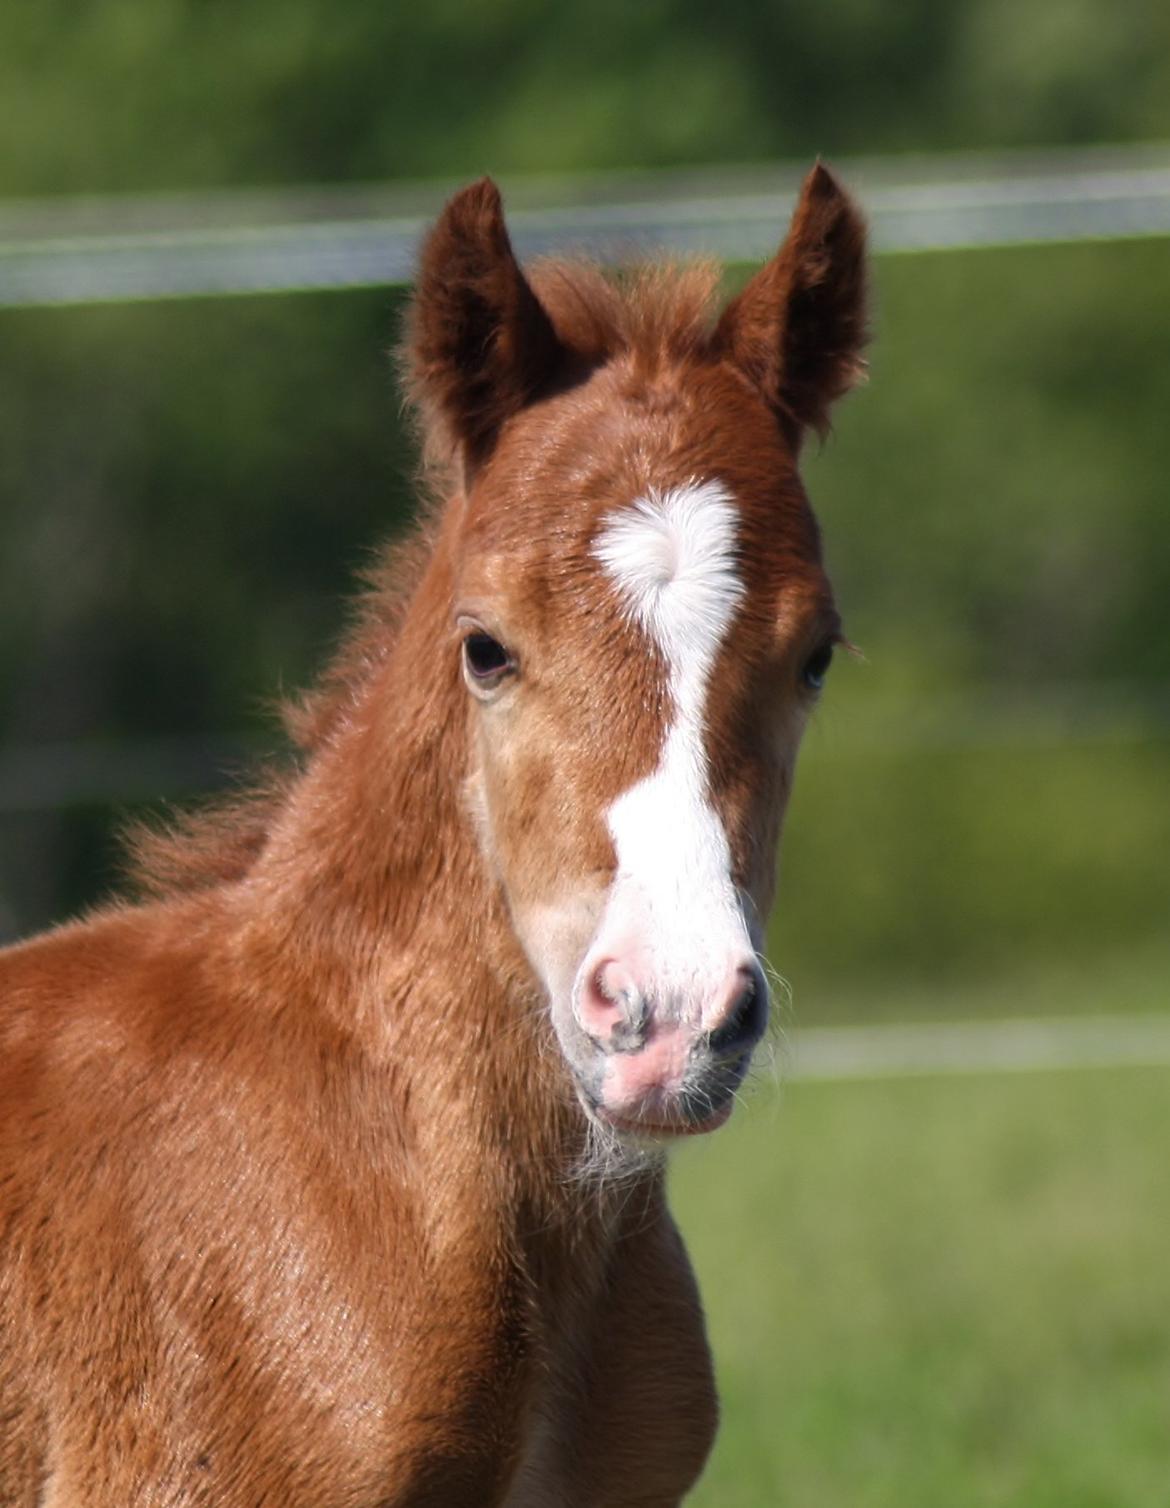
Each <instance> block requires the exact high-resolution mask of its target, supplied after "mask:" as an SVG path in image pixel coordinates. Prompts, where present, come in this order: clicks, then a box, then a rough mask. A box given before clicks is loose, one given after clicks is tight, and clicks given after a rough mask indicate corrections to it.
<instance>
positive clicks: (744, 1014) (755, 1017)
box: [707, 969, 768, 1057]
mask: <svg viewBox="0 0 1170 1508" xmlns="http://www.w3.org/2000/svg"><path fill="white" fill-rule="evenodd" d="M767 1017H768V995H767V991H766V990H765V989H764V985H763V982H762V980H761V979H760V976H759V974H758V973H757V971H756V970H755V969H741V970H740V971H739V974H738V977H737V982H736V985H735V987H734V992H733V994H732V997H731V1000H730V1002H729V1004H728V1008H727V1011H726V1013H725V1015H724V1017H723V1020H722V1022H721V1023H720V1024H719V1026H717V1027H716V1028H715V1030H714V1031H713V1032H711V1033H710V1034H709V1036H708V1039H707V1040H708V1042H709V1044H710V1047H711V1051H712V1052H713V1053H715V1054H716V1056H717V1057H729V1056H731V1055H732V1054H738V1053H742V1052H744V1051H745V1050H746V1049H747V1048H749V1047H754V1046H755V1044H756V1043H757V1042H758V1041H759V1039H760V1038H761V1037H762V1036H763V1034H764V1027H765V1026H766V1025H767Z"/></svg>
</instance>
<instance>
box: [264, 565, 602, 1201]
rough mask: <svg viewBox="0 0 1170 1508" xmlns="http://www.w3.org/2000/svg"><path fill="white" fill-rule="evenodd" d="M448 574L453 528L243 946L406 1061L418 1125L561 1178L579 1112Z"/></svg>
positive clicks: (285, 824)
mask: <svg viewBox="0 0 1170 1508" xmlns="http://www.w3.org/2000/svg"><path fill="white" fill-rule="evenodd" d="M451 575H452V573H451V565H450V555H449V545H448V543H447V541H446V540H445V539H444V538H443V537H440V540H439V542H438V544H437V546H436V550H435V553H434V555H433V557H432V559H431V561H430V564H429V567H428V570H427V573H426V575H425V577H424V579H423V580H422V582H421V583H420V585H419V587H418V589H417V591H416V592H415V595H414V598H413V600H412V603H411V606H410V609H409V611H408V613H407V615H406V618H405V621H404V623H403V626H402V629H401V631H400V633H399V636H398V638H397V640H396V642H395V644H394V646H393V648H392V650H391V652H390V654H389V655H388V656H387V657H386V659H385V660H384V661H383V662H380V663H378V664H376V665H375V666H374V667H373V668H372V670H371V673H370V676H369V679H368V681H367V682H366V684H365V685H364V686H363V687H362V688H360V689H359V691H358V692H357V693H356V695H355V697H354V699H353V703H352V705H351V707H350V708H349V709H348V710H347V711H346V713H345V714H344V715H343V716H340V717H338V718H337V719H336V720H335V723H334V726H333V728H332V730H331V732H330V735H329V737H328V739H327V741H326V743H325V745H324V746H323V747H322V748H320V749H319V750H318V751H317V752H316V754H315V755H314V757H313V758H312V760H311V761H310V764H309V766H308V768H307V770H306V772H305V774H304V776H303V778H302V780H301V781H300V782H299V784H298V786H297V787H296V789H295V790H294V791H293V792H292V794H291V797H290V800H289V802H288V805H287V807H286V809H285V810H284V811H283V812H282V814H281V816H280V818H279V820H278V822H277V823H276V825H275V827H274V829H273V832H272V834H271V837H270V841H269V843H268V846H267V850H266V852H265V853H264V855H263V856H262V857H261V859H260V861H259V863H258V865H257V867H256V870H255V873H254V875H253V876H252V878H251V879H250V881H249V882H248V887H247V888H248V892H249V895H250V897H251V898H252V902H253V905H252V908H251V910H252V912H253V914H252V915H251V916H249V917H248V918H247V919H246V921H245V924H244V935H245V938H246V947H247V950H248V953H249V954H250V957H251V960H252V963H253V964H255V962H256V956H257V950H259V952H260V954H261V955H262V957H263V964H262V966H261V969H260V972H261V973H262V974H263V975H265V976H266V977H267V978H269V979H271V978H272V977H274V975H275V977H276V978H279V979H281V980H287V981H289V984H290V985H291V993H292V994H293V995H294V996H295V997H298V998H301V999H302V1000H305V1003H306V1007H307V1008H308V1009H310V1010H312V1011H318V1010H320V1011H323V1012H324V1013H325V1014H327V1015H328V1016H329V1017H331V1018H332V1022H333V1024H335V1025H340V1026H341V1027H342V1028H343V1030H344V1031H345V1032H346V1033H347V1035H350V1036H351V1037H353V1038H356V1039H357V1041H358V1042H359V1043H360V1044H361V1046H362V1047H363V1048H364V1050H365V1051H366V1052H367V1053H368V1054H369V1055H370V1056H371V1057H372V1058H374V1059H375V1060H378V1059H381V1060H383V1061H387V1062H393V1064H394V1068H395V1073H396V1075H397V1076H399V1077H403V1076H405V1078H406V1079H407V1080H408V1082H409V1086H410V1088H409V1092H410V1096H411V1099H412V1103H413V1105H414V1106H415V1108H416V1110H422V1109H423V1107H425V1112H426V1113H423V1114H416V1115H415V1116H414V1117H413V1119H414V1120H415V1121H416V1122H417V1124H418V1125H419V1126H420V1128H421V1129H420V1133H419V1134H420V1135H422V1136H423V1137H429V1136H430V1135H432V1134H434V1135H435V1136H436V1137H437V1138H439V1139H440V1140H441V1139H442V1138H443V1137H448V1138H449V1137H450V1135H451V1132H452V1128H453V1127H455V1126H456V1125H458V1126H461V1127H462V1128H464V1131H465V1133H466V1134H467V1135H470V1136H472V1137H474V1138H475V1139H476V1141H477V1144H478V1145H477V1154H478V1155H480V1156H486V1157H488V1158H492V1159H493V1165H494V1166H496V1167H497V1168H498V1169H499V1171H500V1173H501V1176H503V1177H505V1178H520V1179H523V1178H524V1177H529V1178H536V1179H537V1180H538V1181H539V1178H540V1175H541V1170H542V1169H544V1170H546V1171H547V1173H548V1176H549V1178H550V1180H551V1183H552V1184H557V1185H559V1186H563V1183H564V1178H565V1171H566V1165H567V1164H568V1163H571V1162H572V1160H573V1159H574V1158H576V1157H579V1156H580V1154H581V1151H582V1146H581V1143H582V1140H583V1132H582V1126H581V1119H580V1113H579V1111H578V1110H577V1109H576V1106H575V1105H574V1104H573V1102H572V1096H571V1091H570V1090H568V1089H567V1086H566V1083H565V1080H564V1078H563V1072H558V1062H559V1060H558V1057H557V1054H556V1053H555V1052H554V1051H552V1050H551V1045H550V1043H549V1042H548V1032H549V1026H548V1023H547V1020H546V1013H545V1009H544V1004H543V1001H542V999H541V997H540V995H539V992H538V988H537V986H536V983H535V980H534V978H533V976H532V973H531V970H530V969H529V967H528V965H527V962H526V960H525V959H524V957H523V954H522V952H521V950H520V947H519V944H518V942H517V941H516V939H515V936H514V934H513V933H512V930H511V928H510V925H509V923H508V918H507V911H506V906H505V903H504V900H503V897H502V896H501V894H500V893H499V889H498V886H497V884H496V882H495V880H494V879H493V877H492V876H491V874H490V873H489V871H488V868H487V865H486V863H485V860H484V858H483V855H482V852H481V850H480V847H479V844H478V842H477V839H476V835H475V832H474V829H473V826H472V822H471V819H470V817H469V814H468V812H467V810H466V808H465V799H464V793H463V784H464V781H465V778H466V773H467V759H468V720H467V707H466V692H465V690H464V688H463V685H462V681H461V678H460V676H459V673H458V668H457V661H455V660H454V644H453V634H452V629H451V622H450V612H451V592H452V588H451ZM306 997H309V998H308V999H306ZM496 1154H498V1155H496ZM509 1162H510V1163H511V1164H513V1166H505V1164H508V1163H509ZM525 1169H526V1170H527V1171H526V1172H525V1171H524V1170H525ZM531 1192H532V1193H533V1195H534V1196H535V1193H536V1191H535V1190H532V1191H531ZM519 1197H526V1195H525V1194H524V1193H523V1192H520V1195H519Z"/></svg>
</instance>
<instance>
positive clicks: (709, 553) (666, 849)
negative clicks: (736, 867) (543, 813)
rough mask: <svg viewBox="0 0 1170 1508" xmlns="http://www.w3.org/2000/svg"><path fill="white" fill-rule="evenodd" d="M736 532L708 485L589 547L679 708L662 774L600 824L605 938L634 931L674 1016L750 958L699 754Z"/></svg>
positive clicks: (624, 519)
mask: <svg viewBox="0 0 1170 1508" xmlns="http://www.w3.org/2000/svg"><path fill="white" fill-rule="evenodd" d="M738 524H739V512H738V509H737V508H736V506H735V503H734V502H733V500H732V497H731V495H730V493H729V492H728V490H727V489H726V488H725V487H724V486H723V485H722V484H721V483H719V482H703V483H699V484H695V485H692V486H689V487H678V488H674V489H672V490H671V491H668V492H662V493H651V494H649V495H648V496H647V497H644V498H639V499H638V501H636V502H635V503H633V504H632V505H631V506H630V507H628V508H625V509H623V510H622V511H621V512H619V513H617V514H615V515H614V516H613V517H612V518H611V519H610V521H609V522H608V524H607V525H606V527H605V529H604V531H603V532H602V534H601V537H600V539H599V540H598V542H597V544H596V546H595V552H596V555H597V558H598V560H599V561H600V562H601V564H602V566H603V567H604V569H605V571H606V574H607V575H608V576H609V578H610V580H611V581H612V582H613V583H614V585H615V586H616V587H617V589H618V591H619V593H620V595H621V597H622V600H623V604H624V607H625V610H626V612H627V614H628V615H629V617H630V618H631V619H632V620H633V621H635V622H636V623H638V624H639V625H640V626H641V627H642V628H643V629H644V630H645V631H646V633H647V634H648V635H649V636H650V638H651V639H652V640H653V642H654V643H655V644H656V645H657V647H658V648H659V649H660V650H661V652H662V655H663V657H664V659H665V660H666V664H667V667H668V675H669V690H670V695H671V699H672V701H673V704H674V717H673V720H672V722H671V725H670V728H669V729H668V731H667V735H666V740H665V743H664V745H663V749H662V754H661V757H660V760H659V764H658V768H657V769H656V770H655V771H654V772H653V774H651V775H649V776H647V777H646V779H644V780H641V781H639V782H638V783H637V784H636V785H634V786H632V787H631V788H630V789H629V790H627V791H624V792H623V793H622V795H621V796H619V797H618V799H617V800H616V801H615V802H614V803H613V804H612V806H611V807H610V809H609V811H608V813H607V821H608V825H609V830H610V834H611V836H612V838H613V842H614V848H615V850H616V854H617V875H616V877H615V880H614V885H613V889H612V890H611V892H610V897H609V901H608V904H607V908H606V919H605V920H604V921H603V923H602V929H601V931H602V934H605V933H606V932H607V931H608V930H610V929H612V931H613V933H614V935H617V934H618V933H621V932H623V931H625V930H626V929H627V928H628V927H629V926H630V925H631V924H632V925H634V926H635V927H636V929H637V931H638V932H639V933H640V934H641V935H642V936H643V937H644V938H645V940H646V945H647V947H648V948H649V950H650V951H651V953H652V955H653V963H654V974H655V975H656V981H655V982H656V985H657V988H658V990H659V991H660V992H661V994H662V996H664V997H666V998H668V999H674V1000H675V1001H677V1002H678V1006H677V1009H679V1010H682V1009H684V1008H685V1006H684V1004H683V1002H685V1001H686V1000H693V999H694V998H695V994H696V988H695V987H696V985H702V984H704V983H706V984H709V985H710V986H711V987H714V986H715V985H717V983H718V980H719V978H721V977H722V976H723V975H724V974H725V973H726V972H727V970H728V968H729V967H734V966H735V964H734V963H729V960H732V959H734V960H735V961H736V962H738V961H739V960H742V958H743V956H744V955H745V954H746V955H748V956H750V955H751V952H752V943H751V940H750V939H749V936H748V931H747V927H746V925H745V922H744V918H743V912H742V909H741V906H740V903H739V898H738V896H737V894H736V891H735V887H734V885H733V884H732V881H731V853H730V849H729V846H728V842H727V835H726V833H725V832H724V829H723V824H722V822H721V821H720V819H719V816H718V814H717V813H716V811H715V810H714V808H713V807H712V805H711V801H710V792H709V774H708V768H707V758H706V752H705V749H704V743H703V730H704V717H705V713H706V704H707V693H708V687H709V683H710V678H711V672H712V669H713V667H714V665H715V661H716V659H717V657H718V654H719V650H720V647H721V646H722V644H723V642H724V640H725V638H726V636H727V633H728V630H729V629H730V627H731V624H732V622H733V620H734V617H735V612H736V608H737V605H738V603H739V601H740V599H741V598H742V597H743V594H744V588H743V583H742V582H741V581H740V579H739V576H738V575H737V573H736V568H735V552H736V543H737V529H738ZM700 993H703V991H701V990H700Z"/></svg>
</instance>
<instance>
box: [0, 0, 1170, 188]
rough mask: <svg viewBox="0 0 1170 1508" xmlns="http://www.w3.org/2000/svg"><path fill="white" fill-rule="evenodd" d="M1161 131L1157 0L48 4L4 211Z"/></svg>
mask: <svg viewBox="0 0 1170 1508" xmlns="http://www.w3.org/2000/svg"><path fill="white" fill-rule="evenodd" d="M1158 136H1163V137H1166V136H1170V10H1167V8H1166V7H1165V6H1157V5H1151V4H1149V3H1148V0H1114V3H1113V4H1111V5H1107V6H1106V5H1101V4H1099V3H1097V0H1029V3H1028V5H1027V7H1026V8H1023V9H1022V8H1021V7H1019V6H1018V5H1016V4H1013V3H1012V0H944V3H938V0H902V3H900V4H897V5H891V4H883V3H881V0H832V3H827V4H822V5H815V6H808V5H804V6H797V5H781V4H778V3H771V4H763V5H761V4H760V3H758V0H725V3H724V4H722V5H719V6H713V5H711V4H710V3H708V0H643V3H640V4H638V5H630V4H628V3H624V0H591V3H590V4H588V5H580V4H568V5H555V6H550V5H542V4H537V3H535V0H494V3H493V4H491V5H472V4H468V3H466V0H436V3H434V4H431V5H428V6H420V5H404V4H383V5H353V4H345V3H337V0H279V3H277V0H249V4H247V5H238V4H232V3H230V0H150V3H149V4H144V3H143V0H101V3H100V4H98V3H95V0H82V3H81V4H63V3H61V0H55V3H54V0H42V3H40V4H37V5H33V4H29V3H23V4H21V3H17V4H13V5H8V6H6V7H5V9H4V13H3V17H2V19H0V137H2V138H3V140H4V141H5V143H6V144H7V149H6V151H5V154H4V157H3V161H2V162H0V195H4V194H7V195H12V194H42V193H60V192H83V191H84V192H103V191H115V190H119V191H120V190H134V189H179V188H208V187H210V188H215V187H220V186H221V185H224V184H232V183H268V182H283V183H302V182H307V181H313V180H318V181H322V182H325V181H337V180H353V179H363V178H366V179H382V178H398V177H409V176H417V175H424V176H425V175H435V174H438V175H454V176H456V177H459V176H466V175H472V174H477V173H479V172H482V171H485V170H490V171H492V172H493V173H496V174H504V175H506V174H509V173H519V172H527V171H538V172H561V171H568V170H575V169H586V168H587V169H596V168H605V167H651V166H656V165H663V164H677V163H700V162H726V161H731V160H740V161H743V160H756V159H763V158H770V157H775V156H781V157H792V156H796V157H803V156H809V155H812V154H814V153H816V152H822V153H826V154H828V155H842V154H846V153H862V152H891V151H893V152H896V151H904V150H907V149H916V150H921V149H927V150H939V149H941V148H944V147H949V148H954V147H958V148H962V147H988V146H1021V145H1023V146H1031V145H1038V144H1046V143H1050V144H1055V143H1070V142H1091V141H1098V140H1105V141H1125V140H1133V139H1139V138H1143V137H1144V138H1149V137H1158ZM14 147H15V150H14V149H13V148H14Z"/></svg>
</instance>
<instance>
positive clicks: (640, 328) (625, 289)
mask: <svg viewBox="0 0 1170 1508" xmlns="http://www.w3.org/2000/svg"><path fill="white" fill-rule="evenodd" d="M528 277H529V280H530V283H531V286H532V288H533V290H534V292H535V293H536V295H537V297H538V298H539V300H540V302H541V304H542V305H543V307H544V309H545V310H546V312H547V313H548V315H549V317H550V319H551V320H552V322H553V325H554V327H555V329H556V332H557V334H558V336H559V337H560V339H561V340H562V341H563V342H564V344H565V345H566V346H569V347H570V348H571V349H572V350H574V351H575V352H578V353H580V355H581V357H582V358H583V359H584V361H585V362H586V363H587V364H588V365H589V366H596V365H600V364H602V363H604V362H605V361H607V360H609V359H611V358H612V357H614V356H617V355H620V354H625V353H629V354H631V355H633V356H634V358H635V359H636V360H638V361H639V362H644V363H646V364H647V365H658V364H660V363H663V362H668V361H676V362H677V361H684V360H686V359H687V358H688V357H689V356H692V355H695V354H697V353H698V352H699V351H701V350H702V349H703V347H704V346H705V344H706V343H707V341H708V340H709V337H710V333H711V327H712V321H713V318H714V313H715V305H716V297H717V294H718V290H719V282H720V271H719V267H718V265H717V264H715V263H712V262H706V261H696V262H688V263H683V264H674V265H671V264H668V265H666V266H663V265H661V264H659V265H656V266H646V267H639V268H635V269H633V270H630V271H627V272H625V273H618V274H610V273H607V272H604V271H603V270H602V269H601V268H600V267H598V266H597V265H596V264H594V263H591V262H585V261H564V260H554V259H546V260H542V261H539V262H537V263H535V264H534V265H533V266H532V267H531V268H529V269H528ZM407 320H408V323H407V336H406V339H405V341H404V343H403V347H402V351H401V372H402V378H403V388H404V392H405V395H406V407H407V409H408V411H412V412H413V416H414V422H415V427H416V429H417V431H418V433H419V443H420V453H421V456H422V460H423V464H422V475H421V479H420V480H421V489H422V494H423V497H424V500H426V499H430V500H431V501H430V503H429V505H428V506H424V508H423V510H422V517H421V520H420V522H419V523H417V524H416V525H415V526H414V528H413V529H412V530H411V531H410V532H408V533H407V534H406V535H405V536H403V537H402V538H400V539H397V540H394V541H392V542H391V543H390V544H389V546H388V547H386V549H385V550H384V551H383V554H382V557H381V559H380V561H379V563H378V564H377V565H376V566H375V568H374V569H373V570H372V571H370V572H369V573H368V574H367V575H366V576H365V578H364V589H363V590H362V591H361V592H360V593H359V595H358V597H357V599H356V602H355V606H354V611H353V614H352V618H351V622H350V625H349V628H348V629H347V631H346V632H345V634H344V636H343V638H342V640H341V643H340V645H339V647H338V650H337V652H336V653H335V655H334V656H333V658H332V660H331V662H330V663H329V665H328V666H327V668H326V669H325V671H324V672H323V674H322V676H321V678H320V679H319V680H318V682H317V683H316V685H315V686H313V687H311V688H309V689H308V690H306V691H303V692H301V693H300V694H299V695H296V696H293V697H290V698H288V699H286V700H284V701H283V702H281V703H279V704H278V706H279V717H280V722H281V724H282V725H283V730H284V733H285V735H286V737H287V741H288V749H287V753H286V754H285V756H284V757H283V758H281V757H278V758H276V759H273V760H271V761H269V763H268V764H267V765H265V766H263V767H261V768H260V769H259V770H258V771H257V772H256V773H255V774H254V775H253V776H252V778H251V779H250V780H248V781H247V782H246V783H245V784H244V785H243V787H242V788H241V789H239V790H237V791H234V792H231V793H229V794H228V795H226V796H219V797H214V798H212V799H210V800H207V801H204V802H203V803H202V804H201V805H199V806H198V807H197V808H195V809H194V810H193V811H190V812H185V813H178V814H176V815H170V816H169V817H167V818H164V819H163V820H162V821H159V820H158V819H157V818H156V819H154V820H153V821H145V822H133V823H131V824H129V826H128V827H127V828H126V830H125V832H124V835H123V841H124V851H125V855H126V857H125V864H124V868H125V872H126V874H127V877H128V879H129V882H130V884H131V886H132V887H133V888H134V889H136V890H137V891H140V892H142V893H144V894H148V895H155V896H167V895H178V894H182V893H186V892H190V891H195V890H201V889H205V888H208V887H210V886H214V885H218V884H222V883H227V882H231V881H233V880H239V879H242V878H243V877H244V875H246V874H247V872H248V870H249V869H250V868H251V866H252V864H253V862H254V861H255V858H256V856H257V855H258V854H259V853H260V851H261V849H262V848H263V846H264V842H265V838H266V836H267V833H268V830H269V827H270V825H271V822H272V819H273V816H274V814H275V812H276V811H277V810H278V809H279V808H280V806H281V804H282V803H283V801H284V800H285V799H286V795H287V792H288V790H289V788H290V786H291V785H292V783H293V782H294V781H295V779H296V777H297V773H298V771H299V769H300V767H301V764H302V763H303V761H304V760H305V759H307V758H308V757H309V756H311V754H312V753H313V751H314V749H316V748H317V747H319V745H320V744H321V743H322V741H323V740H324V739H325V738H327V737H328V734H329V732H330V729H331V728H332V727H333V726H334V724H335V722H336V720H337V717H338V716H339V714H340V713H341V712H342V711H343V710H344V708H345V707H346V706H347V705H349V704H350V703H351V702H352V700H353V698H354V697H355V695H356V694H357V693H358V690H359V689H360V687H361V685H362V684H363V683H364V682H365V680H366V679H367V678H368V676H369V673H370V668H371V666H372V665H374V664H377V663H378V662H380V661H381V660H382V659H383V658H384V657H385V655H386V654H387V653H388V651H389V649H390V647H391V646H392V644H393V643H394V640H395V637H396V635H397V633H398V629H399V626H400V624H401V622H402V619H403V617H404V615H405V612H406V608H407V605H408V602H409V596H410V590H411V587H412V585H413V584H414V583H415V582H416V581H417V580H418V579H419V576H420V575H421V572H422V569H423V567H424V565H425V562H426V559H427V557H428V556H429V554H430V549H431V540H432V537H433V533H434V520H435V518H436V516H437V512H438V510H439V508H441V506H442V505H443V504H444V503H445V502H446V501H447V499H448V498H449V497H450V496H451V495H452V494H453V493H454V492H455V491H456V490H457V488H458V486H459V480H458V465H457V456H456V447H455V445H454V444H453V443H452V441H451V439H450V437H449V435H448V434H447V432H446V427H445V426H444V425H443V424H442V423H441V422H440V421H439V419H438V417H437V416H436V415H434V414H433V413H431V412H429V411H428V406H427V404H426V403H425V402H424V401H423V399H422V396H421V394H420V393H419V392H418V390H417V387H416V384H415V383H414V381H413V380H412V376H411V362H412V352H411V334H410V330H411V325H410V315H409V314H408V316H407Z"/></svg>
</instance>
